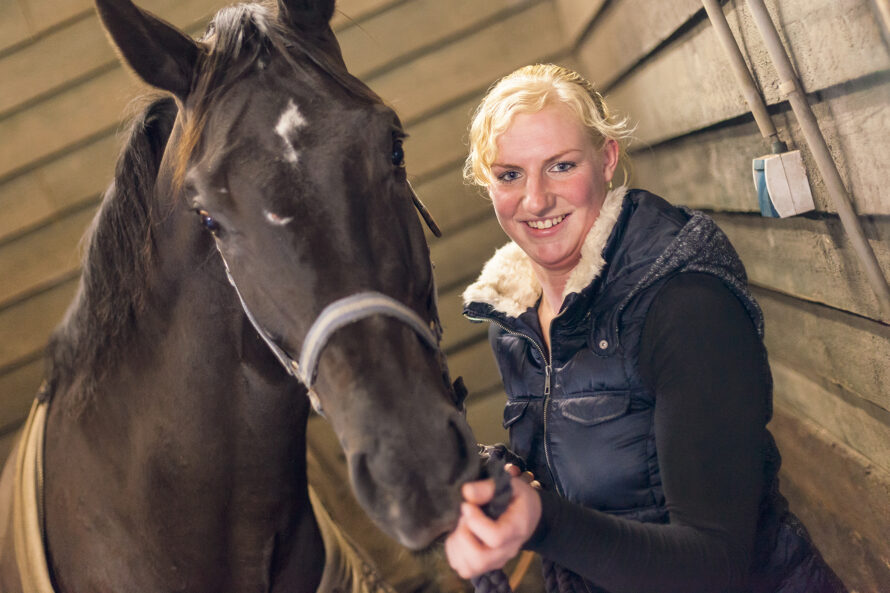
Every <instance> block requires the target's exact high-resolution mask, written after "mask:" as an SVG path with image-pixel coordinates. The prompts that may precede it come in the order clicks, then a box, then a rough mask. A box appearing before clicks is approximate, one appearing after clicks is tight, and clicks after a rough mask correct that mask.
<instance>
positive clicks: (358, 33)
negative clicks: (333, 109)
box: [337, 0, 516, 78]
mask: <svg viewBox="0 0 890 593" xmlns="http://www.w3.org/2000/svg"><path fill="white" fill-rule="evenodd" d="M515 6H516V3H515V2H514V1H512V0H487V1H486V2H479V1H478V0H450V1H449V2H442V1H441V0H413V1H411V2H405V3H402V4H399V5H396V6H394V7H393V8H392V9H390V10H387V11H385V12H383V13H380V14H377V15H374V16H373V17H371V18H369V19H367V20H364V21H363V22H362V23H361V25H360V26H353V27H348V28H344V29H343V30H341V31H338V32H337V38H338V39H339V40H340V45H341V47H342V49H343V58H344V59H345V61H346V65H347V66H348V67H349V70H350V72H352V73H353V74H354V75H356V76H358V77H359V78H362V77H364V76H367V75H368V73H370V72H373V71H377V70H379V69H380V68H384V67H387V65H388V64H391V63H392V62H393V61H399V60H404V59H406V57H408V56H410V55H411V54H414V53H416V52H422V51H425V50H428V48H431V47H434V46H437V45H440V44H442V43H443V42H445V41H446V40H448V39H450V38H454V37H455V36H460V35H462V34H464V33H463V32H464V31H467V30H469V29H473V28H474V27H476V26H477V23H480V22H483V21H486V20H488V19H490V18H491V17H493V16H496V15H498V14H499V13H503V12H504V11H505V10H509V9H512V10H515ZM458 43H460V42H458ZM390 67H391V66H390Z"/></svg>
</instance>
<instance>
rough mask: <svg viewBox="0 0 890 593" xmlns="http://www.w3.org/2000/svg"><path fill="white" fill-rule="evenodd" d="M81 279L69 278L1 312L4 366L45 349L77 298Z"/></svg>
mask: <svg viewBox="0 0 890 593" xmlns="http://www.w3.org/2000/svg"><path fill="white" fill-rule="evenodd" d="M77 283H78V280H76V279H75V280H69V281H68V282H65V283H64V284H61V285H59V286H56V287H55V288H52V289H50V290H47V291H46V292H44V293H41V294H39V295H37V296H35V297H33V298H31V299H28V300H27V301H23V302H22V303H19V304H17V305H14V306H12V307H9V308H7V309H5V310H3V311H0V336H3V339H2V340H0V368H2V367H4V366H6V365H8V364H10V363H13V362H15V361H18V360H22V359H24V358H27V357H29V356H31V355H32V354H33V353H34V352H36V351H38V350H40V349H42V348H43V347H44V345H45V343H46V340H47V338H48V337H49V334H50V332H52V330H53V328H55V326H56V325H57V324H58V323H59V321H60V320H61V319H62V316H63V315H64V313H65V310H66V309H67V307H68V303H69V302H70V301H71V299H72V298H73V297H74V293H75V291H76V289H77Z"/></svg>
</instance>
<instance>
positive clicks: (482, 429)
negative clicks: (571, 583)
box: [467, 390, 544, 591]
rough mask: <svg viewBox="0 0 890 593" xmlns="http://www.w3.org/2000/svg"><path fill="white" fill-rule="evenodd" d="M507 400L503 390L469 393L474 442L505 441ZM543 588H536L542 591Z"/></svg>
mask: <svg viewBox="0 0 890 593" xmlns="http://www.w3.org/2000/svg"><path fill="white" fill-rule="evenodd" d="M506 400H507V396H506V394H504V392H503V390H496V391H492V392H490V393H486V394H479V395H476V396H475V397H474V395H473V394H470V398H469V399H468V400H467V422H468V423H469V425H470V428H472V429H473V436H475V437H476V442H478V443H482V444H483V445H494V444H495V443H507V442H508V441H509V437H508V435H507V431H506V429H505V428H504V425H503V418H504V402H505V401H506ZM543 590H544V589H543V588H541V589H537V591H543Z"/></svg>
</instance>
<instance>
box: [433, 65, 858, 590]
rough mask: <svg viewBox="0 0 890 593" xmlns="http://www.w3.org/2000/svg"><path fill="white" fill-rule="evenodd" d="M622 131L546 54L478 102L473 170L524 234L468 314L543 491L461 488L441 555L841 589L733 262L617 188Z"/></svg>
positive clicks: (721, 241)
mask: <svg viewBox="0 0 890 593" xmlns="http://www.w3.org/2000/svg"><path fill="white" fill-rule="evenodd" d="M629 133H630V132H629V130H628V129H627V126H626V122H625V121H621V120H616V119H615V118H614V117H612V116H611V115H610V114H609V112H608V110H607V108H606V105H605V104H604V102H603V99H602V97H601V96H600V95H599V93H597V92H596V91H595V90H594V89H593V87H592V86H591V85H590V83H589V82H587V81H586V80H584V79H583V78H582V77H581V76H579V75H578V74H577V73H574V72H572V71H569V70H566V69H564V68H561V67H558V66H554V65H536V66H528V67H525V68H522V69H520V70H517V71H516V72H514V73H512V74H510V75H509V76H507V77H505V78H504V79H502V80H500V81H499V82H498V83H497V84H495V85H494V86H493V87H492V89H491V90H490V91H489V93H488V94H487V96H486V97H485V99H483V101H482V103H481V104H480V106H479V107H478V109H477V111H476V114H475V116H474V119H473V122H472V124H471V128H470V144H471V146H470V154H469V157H468V159H467V165H466V168H465V174H466V176H467V178H468V179H469V180H470V181H472V182H474V183H476V184H479V185H482V186H484V187H486V188H487V189H488V192H489V195H490V196H491V200H492V203H493V205H494V210H495V214H496V215H497V218H498V221H499V222H500V224H501V227H502V228H503V229H504V231H505V232H506V233H507V235H508V236H509V237H510V238H511V239H512V242H510V243H509V244H507V245H506V246H505V247H503V248H501V249H500V250H498V251H497V253H496V254H495V255H494V257H493V258H492V259H491V260H490V261H489V262H488V263H487V264H486V265H485V267H484V269H483V271H482V274H481V275H480V277H479V279H478V280H477V281H476V282H475V283H474V284H473V285H471V286H470V287H469V288H468V289H467V290H466V291H465V293H464V301H465V311H464V314H465V315H466V316H467V317H468V318H469V319H471V320H473V321H489V322H490V331H489V337H490V341H491V345H492V348H493V350H494V353H495V358H496V360H497V363H498V366H499V368H500V372H501V376H502V378H503V381H504V386H505V389H506V392H507V396H508V401H507V405H506V408H505V411H504V424H505V426H507V427H509V430H510V446H511V449H512V450H513V451H514V452H515V453H516V454H517V455H519V457H520V458H522V459H523V460H524V463H525V465H526V469H527V470H529V471H530V472H531V473H532V474H533V475H534V477H535V478H536V479H537V480H538V481H539V482H540V485H541V489H536V488H533V487H532V486H531V485H529V483H528V480H523V479H519V478H517V477H514V478H513V480H512V483H513V498H512V500H511V503H510V506H509V508H508V509H507V511H506V512H505V513H504V514H503V515H502V516H501V517H499V518H498V519H497V520H491V519H489V518H487V517H486V516H485V515H484V514H483V513H482V511H481V510H480V506H481V505H483V504H485V503H486V502H487V501H488V500H490V498H491V496H492V494H493V488H494V485H493V483H492V481H490V480H488V481H479V482H473V483H469V484H466V485H465V486H464V488H463V495H464V498H465V501H464V504H463V505H462V514H461V519H460V522H459V524H458V527H457V528H456V529H455V531H454V532H453V533H452V534H450V535H449V537H448V539H447V541H446V545H445V548H446V553H447V556H448V560H449V562H450V564H451V565H452V567H453V568H454V569H455V570H456V571H457V572H458V574H460V575H461V576H462V577H464V578H471V577H473V576H476V575H479V574H481V573H484V572H487V571H489V570H493V569H496V568H500V567H502V566H503V565H504V563H506V562H507V561H508V560H509V559H510V558H512V557H513V556H514V555H515V554H516V553H517V552H518V551H519V550H520V549H522V548H525V549H530V550H534V551H537V552H539V553H540V554H541V556H542V558H543V559H544V571H545V582H546V584H547V588H548V591H550V592H556V591H559V592H560V593H567V592H573V591H577V592H585V593H586V592H588V591H590V592H593V591H611V592H618V591H659V592H662V593H663V592H668V591H679V592H683V593H692V592H696V591H736V590H739V591H756V592H761V591H762V592H767V591H770V592H772V591H782V592H791V591H794V592H797V591H800V592H803V591H808V592H813V591H843V590H844V589H843V586H842V585H841V584H840V582H839V581H838V580H837V577H835V576H834V574H833V573H832V572H831V570H830V569H829V568H828V567H827V566H826V565H825V563H824V562H823V561H822V558H821V556H820V555H819V553H818V552H817V551H816V550H815V548H814V547H813V545H812V544H811V542H810V540H809V537H808V536H807V534H806V531H805V530H804V528H803V526H802V525H801V524H800V522H799V521H798V520H797V519H796V518H795V517H794V516H793V515H791V514H790V513H788V510H787V503H786V501H785V499H784V498H783V497H782V496H781V495H780V494H779V492H778V480H777V477H776V473H777V471H778V467H779V462H780V458H779V454H778V451H777V450H776V447H775V444H774V442H773V439H772V437H771V435H770V434H769V432H768V431H767V430H766V423H767V422H768V421H769V418H770V415H771V407H772V402H771V397H772V393H771V389H772V383H771V377H770V372H769V368H768V364H767V360H766V352H765V349H764V347H763V343H762V334H763V321H762V316H761V313H760V309H759V307H758V306H757V304H756V303H755V302H754V300H753V298H752V297H751V295H750V293H749V292H748V289H747V286H746V277H745V272H744V269H743V267H742V265H741V262H740V261H739V259H738V257H737V255H736V253H735V251H734V250H733V249H732V247H731V245H730V244H729V242H728V240H727V239H726V237H725V236H724V234H723V233H722V232H721V231H720V230H719V229H718V228H717V227H716V226H715V225H714V223H713V221H711V219H710V218H708V217H707V216H705V215H703V214H701V213H698V212H692V211H690V210H687V209H685V208H676V207H673V206H671V205H670V204H668V203H667V202H665V201H664V200H663V199H661V198H659V197H657V196H654V195H652V194H650V193H648V192H645V191H642V190H627V189H626V188H625V187H623V186H619V187H615V185H617V184H615V183H614V180H615V176H616V171H617V170H618V169H619V167H620V165H621V161H622V159H623V156H624V155H623V148H622V143H623V142H624V141H625V139H626V138H627V137H628V136H629ZM625 177H626V175H625ZM513 474H514V476H515V475H517V474H518V470H515V469H514V470H513Z"/></svg>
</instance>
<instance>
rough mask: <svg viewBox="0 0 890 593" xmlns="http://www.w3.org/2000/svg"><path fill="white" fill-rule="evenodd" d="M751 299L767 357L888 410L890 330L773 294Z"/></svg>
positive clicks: (761, 293)
mask: <svg viewBox="0 0 890 593" xmlns="http://www.w3.org/2000/svg"><path fill="white" fill-rule="evenodd" d="M754 295H755V297H756V298H757V301H758V302H759V303H760V306H761V307H762V308H763V314H764V318H765V320H766V345H767V348H768V349H769V352H770V356H773V357H778V358H780V359H781V360H782V361H783V362H784V363H786V364H787V365H789V366H792V367H794V368H795V369H797V370H798V371H799V372H802V373H804V374H806V375H807V376H809V377H819V378H821V379H822V380H824V381H826V382H830V383H834V384H837V385H840V386H842V387H843V388H844V389H846V390H848V391H849V392H851V393H853V394H855V395H856V396H857V397H860V398H862V399H864V400H867V401H869V402H871V403H873V404H875V405H877V406H879V407H881V408H883V409H885V410H890V391H888V390H887V386H888V385H890V326H886V325H884V324H882V323H879V322H876V321H870V320H868V319H864V318H862V317H859V316H858V315H851V314H849V313H844V312H842V311H838V310H836V309H831V308H829V307H824V306H820V305H815V304H813V303H809V302H806V301H801V300H798V299H793V298H791V297H787V296H784V295H781V294H778V293H775V292H768V291H764V290H758V289H755V290H754Z"/></svg>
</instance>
